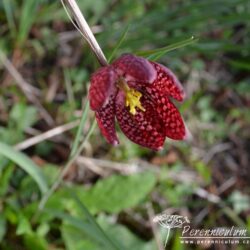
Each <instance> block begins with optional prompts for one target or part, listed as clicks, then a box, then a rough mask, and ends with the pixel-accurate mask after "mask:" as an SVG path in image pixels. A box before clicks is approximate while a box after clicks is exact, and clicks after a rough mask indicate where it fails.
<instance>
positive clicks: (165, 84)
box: [146, 62, 185, 101]
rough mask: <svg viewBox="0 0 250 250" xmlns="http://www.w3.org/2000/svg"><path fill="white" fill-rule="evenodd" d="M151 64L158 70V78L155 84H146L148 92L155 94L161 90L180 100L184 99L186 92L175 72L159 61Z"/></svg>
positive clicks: (164, 93)
mask: <svg viewBox="0 0 250 250" xmlns="http://www.w3.org/2000/svg"><path fill="white" fill-rule="evenodd" d="M151 64H152V65H153V66H154V68H155V70H156V71H157V78H156V79H155V81H154V82H153V84H151V85H147V86H146V88H147V91H148V93H149V94H152V95H154V94H157V92H158V93H159V92H160V93H162V94H163V95H168V96H171V97H173V98H174V99H176V100H178V101H183V99H184V98H185V93H184V90H183V87H182V85H181V83H180V82H179V80H178V79H177V78H176V76H175V75H174V73H173V72H172V71H170V70H169V69H168V68H166V67H165V66H163V65H161V64H159V63H155V62H151Z"/></svg>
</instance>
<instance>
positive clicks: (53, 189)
mask: <svg viewBox="0 0 250 250" xmlns="http://www.w3.org/2000/svg"><path fill="white" fill-rule="evenodd" d="M95 127H96V121H94V122H93V123H92V126H91V127H90V129H89V132H88V134H87V135H86V137H85V138H84V140H83V142H82V144H81V146H80V147H79V148H78V150H77V151H76V153H75V154H74V155H73V156H72V157H71V158H70V159H69V161H68V162H67V164H66V165H65V167H64V168H63V170H62V172H61V173H60V174H59V176H58V177H57V179H56V181H55V182H54V184H53V185H52V187H51V188H50V189H49V190H48V192H47V193H45V195H44V196H43V198H42V199H41V201H40V203H39V210H42V209H43V208H44V206H45V204H46V203H47V201H48V199H49V197H50V196H51V195H52V194H53V193H54V192H55V190H56V189H57V188H58V187H59V185H60V183H61V181H62V179H63V178H64V176H65V175H66V174H67V172H68V171H69V169H70V167H71V165H72V164H73V163H74V162H75V160H76V159H77V158H78V157H79V155H80V154H81V152H82V150H83V148H84V147H85V144H86V142H87V141H88V139H89V137H90V135H91V134H92V133H93V131H94V129H95Z"/></svg>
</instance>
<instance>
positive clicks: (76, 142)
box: [70, 101, 89, 157]
mask: <svg viewBox="0 0 250 250" xmlns="http://www.w3.org/2000/svg"><path fill="white" fill-rule="evenodd" d="M88 112H89V102H88V101H87V102H86V104H85V107H84V110H83V113H82V117H81V121H80V124H79V126H78V129H77V133H76V137H75V140H74V142H73V146H72V149H71V152H70V157H71V156H73V155H74V154H75V153H76V151H77V148H78V146H79V144H80V140H81V135H82V131H83V127H84V125H85V122H86V120H87V115H88Z"/></svg>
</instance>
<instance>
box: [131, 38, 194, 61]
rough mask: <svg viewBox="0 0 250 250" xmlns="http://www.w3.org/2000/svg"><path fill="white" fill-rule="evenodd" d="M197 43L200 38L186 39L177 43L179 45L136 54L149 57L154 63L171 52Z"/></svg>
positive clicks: (175, 44)
mask: <svg viewBox="0 0 250 250" xmlns="http://www.w3.org/2000/svg"><path fill="white" fill-rule="evenodd" d="M197 41H198V38H195V37H193V36H192V37H191V38H189V39H186V40H183V41H181V42H177V43H174V44H171V45H168V46H165V47H163V48H159V49H153V50H146V51H139V52H136V53H135V54H136V55H138V56H145V57H147V58H148V59H150V60H152V61H156V60H158V59H159V58H160V57H162V56H164V55H165V54H166V53H168V52H169V51H172V50H175V49H179V48H182V47H185V46H187V45H190V44H192V43H195V42H197Z"/></svg>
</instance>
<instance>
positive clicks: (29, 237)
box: [24, 233, 50, 250]
mask: <svg viewBox="0 0 250 250" xmlns="http://www.w3.org/2000/svg"><path fill="white" fill-rule="evenodd" d="M24 244H25V247H26V248H25V249H27V250H48V249H50V248H49V245H48V243H47V241H46V240H45V238H43V237H41V236H39V235H37V234H34V233H33V234H26V235H24Z"/></svg>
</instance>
